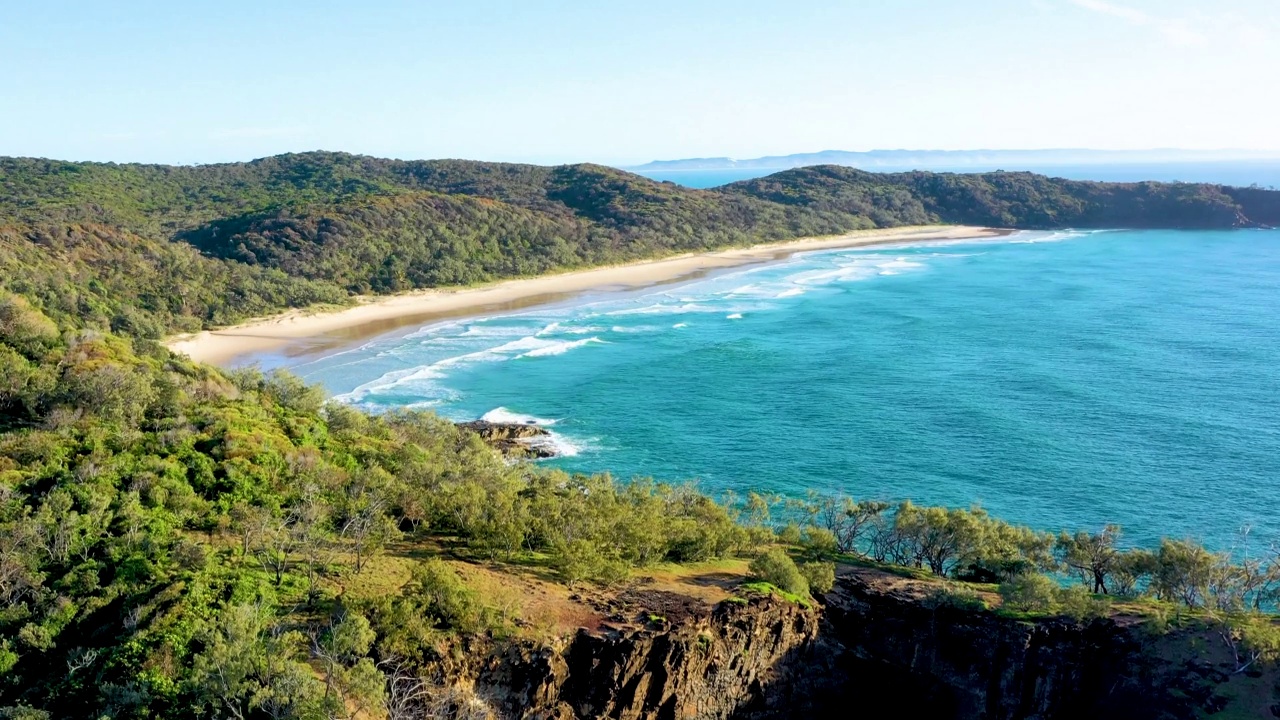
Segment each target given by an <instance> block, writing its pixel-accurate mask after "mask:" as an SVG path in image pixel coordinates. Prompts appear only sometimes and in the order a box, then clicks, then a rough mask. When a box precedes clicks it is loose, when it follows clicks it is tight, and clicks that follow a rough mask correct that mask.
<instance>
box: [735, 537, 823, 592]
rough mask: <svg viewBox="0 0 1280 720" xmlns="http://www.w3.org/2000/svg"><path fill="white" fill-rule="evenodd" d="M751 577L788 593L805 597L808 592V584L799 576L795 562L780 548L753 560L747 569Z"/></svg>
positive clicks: (802, 576) (798, 569)
mask: <svg viewBox="0 0 1280 720" xmlns="http://www.w3.org/2000/svg"><path fill="white" fill-rule="evenodd" d="M748 569H749V570H750V571H751V576H752V577H755V578H758V579H759V580H762V581H764V582H767V583H769V584H771V585H775V586H777V587H779V588H781V589H783V590H785V591H787V592H789V593H795V594H796V595H805V594H807V593H808V592H809V582H808V581H807V580H805V577H804V575H802V574H800V568H798V567H796V564H795V561H794V560H792V559H791V557H790V556H788V555H787V553H786V551H784V550H782V549H781V548H773V549H771V550H769V551H767V552H765V553H763V554H762V555H760V556H759V557H757V558H756V559H755V560H752V561H751V565H750V566H749V568H748Z"/></svg>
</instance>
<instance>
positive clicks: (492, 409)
mask: <svg viewBox="0 0 1280 720" xmlns="http://www.w3.org/2000/svg"><path fill="white" fill-rule="evenodd" d="M295 370H296V371H298V372H300V373H301V374H303V375H304V376H305V377H307V378H310V379H312V380H319V381H322V382H323V383H324V384H325V385H326V386H327V387H328V388H329V389H330V390H331V391H332V392H334V393H335V394H337V395H339V396H340V397H341V398H342V399H344V400H346V401H348V402H352V403H357V404H360V405H362V406H366V407H370V408H373V409H382V408H391V407H398V406H404V405H412V406H416V407H430V408H433V409H435V410H436V411H437V412H440V413H441V414H443V415H446V416H448V417H451V418H455V419H472V418H476V417H480V416H483V415H488V416H489V417H491V418H502V417H513V416H521V417H528V418H542V419H544V422H547V423H548V424H550V427H551V429H552V430H553V431H554V432H555V433H556V434H557V436H558V438H559V440H560V441H561V442H562V443H563V445H564V447H565V449H567V450H569V451H570V452H572V453H573V454H572V455H571V456H568V457H564V458H561V459H559V460H556V461H554V462H555V463H556V464H558V465H561V466H563V467H566V468H569V469H572V470H582V471H601V470H606V469H610V470H613V471H614V472H615V474H617V475H620V476H624V477H626V476H631V475H633V474H643V475H653V476H656V477H658V478H660V479H667V480H682V479H697V480H698V481H699V482H700V484H701V486H702V487H703V488H704V489H705V490H708V491H713V492H715V491H719V490H722V489H726V488H733V489H735V490H737V491H739V492H741V491H745V490H747V489H759V490H770V491H779V492H783V493H787V494H793V495H798V494H803V493H804V492H805V491H806V490H807V489H810V488H817V489H820V490H829V491H839V492H844V493H850V494H852V495H855V496H857V497H866V498H880V499H886V500H896V499H900V498H911V499H913V500H915V501H917V502H920V503H928V504H945V505H953V506H966V505H969V504H971V503H981V504H982V505H983V506H984V507H986V508H987V509H988V510H990V511H991V512H993V513H994V514H996V515H998V516H1000V517H1004V518H1006V519H1009V520H1012V521H1017V522H1021V523H1027V524H1030V525H1033V526H1036V527H1039V528H1044V529H1053V530H1056V529H1062V528H1073V529H1074V528H1097V527H1099V526H1101V525H1102V524H1104V523H1107V522H1118V523H1121V524H1122V525H1123V526H1124V527H1125V530H1126V536H1127V539H1128V540H1129V541H1132V542H1140V543H1149V542H1151V541H1153V540H1154V539H1155V538H1156V537H1158V536H1160V535H1173V536H1190V537H1195V538H1199V539H1202V540H1204V541H1207V542H1209V543H1210V544H1213V545H1216V546H1219V547H1226V546H1229V545H1230V544H1231V542H1232V538H1233V537H1234V536H1235V534H1236V533H1237V531H1238V529H1239V528H1240V527H1241V526H1242V525H1245V524H1249V525H1252V526H1253V527H1254V528H1255V529H1256V533H1257V535H1259V536H1266V537H1269V538H1277V539H1280V513H1278V512H1277V511H1280V232H1277V231H1236V232H1095V233H1057V234H1046V233H1022V234H1018V235H1015V236H1012V237H1011V238H1006V239H1001V240H993V241H983V242H973V241H967V242H962V243H950V244H941V245H939V244H934V245H923V244H922V245H918V246H898V247H884V248H879V249H875V250H862V251H853V250H845V251H835V252H820V253H810V254H805V255H801V256H796V257H793V258H791V259H789V260H786V261H781V262H776V263H773V264H769V265H762V266H756V267H751V268H746V269H736V270H734V271H731V272H728V273H726V274H721V275H718V276H715V277H711V278H706V279H702V280H699V281H696V282H693V283H688V284H683V285H677V286H667V287H661V288H655V289H651V290H649V291H644V292H633V293H629V294H613V295H601V296H597V297H594V298H584V299H583V300H582V301H581V302H576V303H572V304H568V305H561V306H556V307H544V308H538V309H534V310H531V311H526V312H522V313H520V314H514V315H507V316H496V317H488V318H478V319H470V320H461V321H454V322H449V323H443V324H438V325H434V326H430V327H426V328H422V329H420V330H418V331H416V332H412V333H410V334H408V335H407V336H406V335H405V333H400V334H399V335H398V336H396V337H390V338H383V339H380V340H377V341H374V342H372V343H370V344H368V345H366V346H364V347H362V348H359V349H356V350H351V351H348V352H346V353H343V354H339V355H336V356H333V357H329V358H326V359H322V360H319V361H313V362H309V363H307V364H305V365H301V366H297V367H296V368H295Z"/></svg>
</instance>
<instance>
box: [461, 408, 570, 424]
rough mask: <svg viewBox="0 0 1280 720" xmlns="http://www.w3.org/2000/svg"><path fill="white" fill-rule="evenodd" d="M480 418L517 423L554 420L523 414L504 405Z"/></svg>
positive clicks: (545, 422)
mask: <svg viewBox="0 0 1280 720" xmlns="http://www.w3.org/2000/svg"><path fill="white" fill-rule="evenodd" d="M480 419H481V420H484V421H485V422H491V423H516V424H519V425H555V424H556V421H555V420H554V419H551V418H540V417H537V416H534V415H525V414H524V413H518V412H514V411H512V410H510V409H508V408H505V407H496V408H494V409H492V410H490V411H489V412H487V413H485V414H484V415H481V416H480Z"/></svg>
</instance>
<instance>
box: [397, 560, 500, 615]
mask: <svg viewBox="0 0 1280 720" xmlns="http://www.w3.org/2000/svg"><path fill="white" fill-rule="evenodd" d="M406 596H407V597H410V598H412V599H413V600H414V601H416V603H417V605H418V607H419V608H420V609H421V610H422V612H424V613H425V614H426V615H427V616H428V617H431V618H435V620H436V624H437V625H438V626H440V627H444V628H456V629H459V630H463V631H468V632H475V631H477V630H479V629H480V627H481V618H482V615H483V608H482V606H481V604H480V601H479V599H477V597H476V594H475V593H474V592H473V591H472V590H471V589H470V588H468V587H467V586H466V584H465V583H464V582H462V578H460V577H458V573H457V572H455V571H454V569H453V568H451V567H449V565H448V564H447V563H445V562H444V561H443V560H440V559H438V558H431V559H429V560H427V561H426V562H424V563H423V564H422V565H420V566H419V567H418V568H417V569H415V570H414V572H413V583H412V585H411V586H410V587H409V588H408V590H407V592H406Z"/></svg>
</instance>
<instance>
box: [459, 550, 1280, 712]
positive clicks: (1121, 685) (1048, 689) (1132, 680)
mask: <svg viewBox="0 0 1280 720" xmlns="http://www.w3.org/2000/svg"><path fill="white" fill-rule="evenodd" d="M658 595H661V594H658ZM658 595H654V594H650V595H644V594H640V595H637V596H635V597H633V598H632V602H630V603H627V604H626V607H625V608H623V609H622V610H621V611H619V612H618V613H615V619H616V620H618V621H619V623H618V624H617V625H608V626H606V627H603V628H601V629H598V630H587V629H582V630H580V631H579V632H578V633H577V634H575V635H573V636H572V637H570V638H568V639H566V640H564V641H563V642H561V643H559V644H556V645H551V646H539V645H535V644H532V643H522V644H510V645H502V644H496V645H489V644H485V643H480V642H476V641H473V644H472V645H468V646H466V647H459V648H455V649H454V651H453V653H452V655H451V656H450V657H449V658H448V659H442V660H441V661H440V663H439V665H438V668H437V672H438V678H437V679H438V681H439V682H440V683H441V685H442V686H447V687H450V688H451V689H452V690H451V692H453V693H455V694H454V700H453V702H454V705H453V708H452V709H453V711H454V712H455V713H456V714H457V715H458V716H465V717H512V718H548V719H549V718H556V719H558V720H569V719H571V718H572V719H577V718H625V719H629V720H630V719H636V720H639V719H649V718H652V719H654V720H674V719H676V718H707V719H711V718H726V719H727V718H741V719H744V720H772V719H782V718H811V717H848V718H859V717H867V718H877V717H887V716H892V717H911V718H915V717H921V718H924V717H928V718H938V719H944V718H957V719H969V718H973V719H979V718H981V719H984V720H985V719H988V718H989V719H992V720H997V719H998V720H1015V719H1026V720H1048V719H1051V718H1095V719H1108V718H1117V719H1118V718H1126V719H1132V720H1141V719H1143V718H1152V719H1156V718H1159V719H1161V720H1166V719H1167V720H1173V719H1182V718H1188V719H1189V718H1199V717H1221V718H1246V717H1256V718H1266V717H1280V696H1278V695H1277V679H1280V675H1278V674H1277V673H1276V672H1275V670H1274V669H1269V668H1268V669H1258V668H1251V669H1250V670H1248V671H1246V672H1241V673H1234V672H1233V671H1234V669H1235V666H1234V663H1233V662H1231V657H1230V654H1229V652H1228V651H1227V650H1226V648H1225V645H1223V643H1222V642H1221V639H1220V638H1219V637H1217V636H1216V635H1215V634H1214V633H1212V632H1209V631H1206V630H1203V629H1196V628H1195V627H1194V625H1192V626H1188V627H1185V628H1182V629H1171V630H1170V629H1165V630H1163V631H1159V632H1157V631H1153V630H1152V629H1151V628H1150V626H1149V624H1148V623H1146V622H1145V621H1144V620H1143V619H1142V618H1139V617H1136V616H1126V615H1115V616H1112V617H1110V618H1105V619H1098V620H1093V621H1090V622H1087V623H1081V622H1076V621H1072V620H1069V619H1065V618H1048V619H1035V620H1025V619H1016V618H1013V617H1008V616H1002V615H999V614H997V613H994V612H991V611H975V610H972V609H966V608H963V607H957V606H953V605H950V604H947V603H945V602H939V601H938V600H937V597H938V596H937V594H936V586H935V584H933V583H928V582H921V581H914V580H910V579H906V578H899V577H896V576H893V575H890V574H887V573H882V572H879V571H870V570H865V569H852V568H845V569H843V570H842V572H841V576H840V578H839V581H838V583H837V586H836V588H835V589H834V590H833V591H832V592H831V593H829V594H827V595H826V596H825V597H824V598H823V599H822V601H821V602H820V603H819V604H817V605H815V606H814V607H809V608H806V607H803V606H800V605H797V604H794V603H791V602H788V601H786V600H782V599H779V598H775V597H762V596H756V597H752V598H749V599H745V600H735V601H727V602H722V603H720V604H718V605H715V606H710V605H700V604H698V603H696V602H690V603H684V604H683V605H682V606H681V610H680V613H679V616H678V617H671V618H668V617H666V616H662V615H658V614H656V612H655V610H662V611H668V612H669V611H670V610H671V606H670V603H669V602H668V601H667V600H666V599H664V598H662V597H659V596H658Z"/></svg>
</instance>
